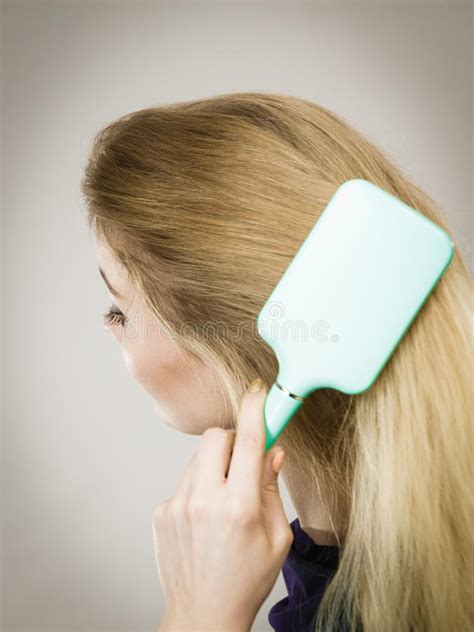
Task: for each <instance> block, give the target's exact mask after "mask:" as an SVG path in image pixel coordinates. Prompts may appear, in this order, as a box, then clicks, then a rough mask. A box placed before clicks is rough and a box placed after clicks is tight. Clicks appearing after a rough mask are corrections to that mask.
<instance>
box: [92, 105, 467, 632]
mask: <svg viewBox="0 0 474 632" xmlns="http://www.w3.org/2000/svg"><path fill="white" fill-rule="evenodd" d="M351 178H364V179H366V180H370V181H371V182H373V183H374V184H376V185H378V186H380V187H382V188H383V189H385V190H386V191H388V192H390V193H392V194H394V195H396V196H397V197H399V198H400V199H401V200H403V201H404V202H405V203H407V204H409V205H410V206H412V207H414V208H416V209H417V210H418V211H420V212H421V213H423V214H424V215H425V216H426V217H428V218H430V219H431V220H433V221H434V222H436V223H437V224H438V225H440V226H443V227H444V228H447V227H446V225H445V222H444V220H443V219H442V213H441V210H440V209H439V208H437V205H436V204H435V202H434V201H433V200H432V199H431V198H430V197H429V196H428V195H427V194H426V193H425V192H424V191H422V190H421V189H420V188H419V187H418V186H416V185H415V184H414V183H413V182H412V181H410V179H409V177H408V176H407V175H406V174H404V173H403V172H402V171H401V169H400V168H399V167H397V166H395V165H394V164H393V163H392V162H390V161H389V159H388V158H387V157H386V156H385V155H384V153H383V152H382V151H381V150H380V149H378V148H377V147H376V146H375V145H374V144H373V143H372V142H370V141H369V140H368V139H367V138H365V137H364V136H363V135H362V134H361V133H360V132H358V131H356V130H355V129H354V127H352V126H351V125H349V124H348V123H347V122H346V121H344V120H343V119H342V118H341V117H340V116H337V115H336V114H334V113H333V112H331V111H330V110H328V109H326V108H324V107H322V106H320V105H318V104H315V103H312V102H310V101H307V100H304V99H300V98H296V97H290V96H283V95H277V94H271V93H231V94H225V95H218V96H214V97H212V98H206V99H201V100H195V101H185V102H180V103H174V104H168V105H161V106H159V107H150V108H146V109H143V110H139V111H136V112H132V113H130V114H127V115H125V116H122V117H120V118H119V119H118V120H116V121H114V122H112V123H111V124H109V125H107V126H106V127H105V128H104V129H102V130H101V131H100V132H99V133H98V134H97V135H96V137H95V139H94V144H93V147H92V151H91V155H90V157H89V159H88V162H87V165H86V167H85V173H84V177H83V180H82V191H83V195H84V197H85V201H86V209H87V218H88V221H89V225H90V226H92V225H93V226H94V228H95V230H96V231H97V232H98V234H99V236H101V237H102V238H103V239H105V240H106V241H107V243H108V245H109V246H110V248H111V249H112V251H113V253H114V255H115V257H116V258H117V259H118V260H119V261H120V262H121V263H122V264H123V265H124V266H125V267H126V270H127V271H128V273H129V275H130V278H131V280H132V282H133V283H134V285H135V287H136V288H137V289H138V291H139V292H140V294H141V296H142V298H143V300H144V301H145V303H146V304H147V305H148V306H149V307H150V309H152V311H153V312H154V314H155V315H156V318H157V319H159V320H160V321H161V322H162V323H163V324H164V325H165V326H166V327H167V328H169V331H170V332H171V333H172V335H174V336H175V338H176V340H177V342H178V344H179V345H180V346H181V348H182V349H183V350H185V351H186V352H188V353H189V356H190V357H192V358H195V359H196V361H198V362H201V361H203V362H209V363H211V364H212V365H213V366H214V367H217V368H218V369H219V375H220V378H219V380H220V386H221V388H222V392H223V393H225V395H226V398H227V401H228V403H229V414H231V415H232V417H233V419H235V418H236V415H237V411H238V406H239V403H240V398H241V396H242V392H243V389H244V388H245V386H246V385H247V383H248V382H249V380H250V379H251V378H252V377H254V376H255V375H260V376H261V377H262V378H263V379H264V380H265V382H266V383H267V385H271V384H272V383H273V381H274V380H275V378H276V375H277V369H278V365H277V360H276V358H275V355H274V354H273V352H272V351H271V349H269V348H268V346H267V345H266V344H265V343H264V342H263V340H262V339H261V338H259V337H258V335H256V333H255V332H256V328H255V326H254V323H255V320H256V316H257V314H258V312H259V311H260V309H261V307H262V306H263V304H264V302H265V301H266V299H267V297H268V295H269V293H270V291H271V289H272V288H273V286H274V285H275V283H276V282H277V281H278V279H279V278H280V276H281V274H282V273H283V271H284V270H285V269H286V267H287V266H288V264H289V263H290V261H291V259H292V257H293V256H294V254H295V253H296V251H297V249H298V248H299V246H300V245H301V243H302V242H303V240H304V238H305V237H306V235H307V234H308V232H309V230H310V229H311V227H312V226H313V224H314V222H315V221H316V220H317V218H318V217H319V215H320V214H321V212H322V211H323V210H324V208H325V206H326V205H327V203H328V202H329V200H330V198H331V197H332V195H333V194H334V192H335V190H336V189H337V187H338V186H339V185H340V184H341V183H342V182H344V181H345V180H348V179H351ZM288 227H291V230H288ZM449 232H450V231H449ZM451 234H452V233H451ZM453 241H454V242H455V247H456V252H455V256H454V258H453V260H452V262H451V264H450V266H449V267H448V269H447V271H446V272H445V274H444V275H443V277H442V278H441V280H440V281H439V283H438V284H437V286H436V288H435V290H434V291H433V293H432V294H431V296H430V297H429V299H428V301H427V303H426V304H425V306H424V307H423V309H422V310H421V312H420V313H419V314H418V316H417V318H416V319H415V322H414V323H413V325H412V326H411V328H410V330H409V331H408V333H407V334H406V336H405V337H404V339H403V340H402V342H401V344H400V345H399V347H398V348H397V350H396V351H395V353H394V354H393V356H392V357H391V359H390V360H389V362H388V363H387V365H386V366H385V368H384V370H383V371H382V373H381V375H380V377H379V378H378V380H377V381H376V382H375V384H374V385H373V386H372V388H370V389H369V390H368V391H366V392H364V393H361V394H359V395H352V396H349V395H346V394H344V393H340V392H338V391H335V390H332V389H322V390H319V391H316V392H314V393H313V394H312V395H311V396H310V397H308V399H307V400H306V402H305V404H304V406H303V407H302V408H300V410H299V411H298V413H297V415H296V416H295V418H294V419H293V420H292V422H291V423H290V424H289V425H288V426H287V428H286V429H285V431H284V432H283V433H282V435H281V436H280V438H279V443H280V445H282V447H284V449H285V451H286V453H287V460H290V459H291V460H293V461H294V462H297V463H298V468H299V469H300V470H301V471H302V472H305V473H307V474H308V475H310V476H311V477H312V480H313V481H314V488H315V489H318V490H320V491H321V494H322V496H323V498H324V499H325V502H326V503H327V506H328V507H330V508H331V511H336V510H337V507H335V506H334V502H333V500H332V499H333V498H336V497H341V496H342V497H343V498H344V499H345V500H346V501H347V503H348V506H349V508H350V510H349V512H348V513H349V515H348V522H347V530H346V537H345V541H344V543H343V545H342V546H341V557H340V564H339V567H338V570H337V573H336V575H335V576H334V578H333V580H332V581H331V583H330V584H329V586H328V588H327V589H326V591H325V594H324V597H323V600H322V603H321V605H320V608H319V611H318V619H317V625H316V629H317V630H337V629H338V627H337V625H338V624H337V621H340V617H341V616H345V617H346V619H347V621H348V623H349V626H350V629H351V630H355V629H356V626H357V624H358V622H360V623H362V625H363V629H364V630H367V631H370V632H372V631H373V632H381V631H383V632H405V631H406V632H409V631H410V632H411V631H416V632H420V631H422V630H430V631H438V630H439V631H443V632H445V631H447V630H456V631H461V630H462V631H467V630H472V629H474V612H473V604H474V600H473V599H472V596H473V590H472V588H473V586H472V576H473V568H474V564H473V548H474V547H473V540H472V536H471V534H472V531H473V528H472V525H473V522H474V511H473V495H472V489H471V485H472V469H471V463H472V460H473V454H472V445H473V444H472V434H471V419H472V417H471V416H472V409H473V406H472V404H473V387H472V382H471V378H472V375H471V372H470V368H471V363H472V357H473V355H472V354H473V337H472V321H471V316H472V312H471V299H472V286H473V284H472V279H471V277H470V275H469V272H468V270H467V268H466V265H465V263H464V262H463V260H462V257H461V254H460V252H459V249H458V246H457V244H456V240H453ZM190 323H191V324H192V325H193V335H189V333H188V332H189V327H188V326H189V324H190ZM210 323H221V324H223V325H224V327H223V328H222V329H220V330H218V331H215V330H214V335H208V334H209V324H210Z"/></svg>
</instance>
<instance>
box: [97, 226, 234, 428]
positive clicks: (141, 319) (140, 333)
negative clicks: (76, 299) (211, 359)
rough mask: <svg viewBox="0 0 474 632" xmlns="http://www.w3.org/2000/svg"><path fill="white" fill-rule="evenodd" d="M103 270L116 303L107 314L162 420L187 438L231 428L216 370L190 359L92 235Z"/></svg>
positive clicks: (108, 326)
mask: <svg viewBox="0 0 474 632" xmlns="http://www.w3.org/2000/svg"><path fill="white" fill-rule="evenodd" d="M93 242H94V246H95V250H96V255H97V262H98V266H99V271H100V274H101V276H102V278H103V279H104V283H105V284H106V287H107V290H108V292H109V295H110V298H111V300H112V305H111V307H110V308H109V310H108V313H107V315H106V316H104V326H105V328H106V329H107V330H108V331H109V332H110V333H111V334H112V336H114V338H115V339H116V340H117V342H118V344H119V345H120V347H121V350H122V356H123V359H124V361H125V364H126V366H127V368H128V371H129V372H130V374H131V375H132V376H133V377H134V378H135V379H136V380H137V382H138V383H139V384H141V385H142V386H143V388H144V389H145V390H146V391H147V392H148V393H149V395H151V397H152V398H153V401H154V404H155V410H156V413H157V415H158V417H159V418H160V419H161V420H162V421H163V422H164V423H166V424H167V425H169V426H171V427H173V428H175V429H176V430H179V431H181V432H185V433H188V434H202V433H203V432H204V430H206V428H208V427H210V426H223V427H227V428H229V427H230V422H229V420H228V419H226V412H227V414H229V413H228V410H226V406H225V396H224V394H223V392H222V391H221V390H220V389H219V388H218V381H217V378H216V374H215V372H214V370H213V368H212V367H209V366H206V365H204V364H203V363H200V364H197V362H196V360H195V359H193V360H191V358H189V356H186V355H185V354H184V352H183V351H182V350H181V349H180V347H179V346H178V344H177V342H176V341H175V340H173V339H172V338H171V337H170V336H169V334H167V333H166V331H165V330H164V328H163V327H162V326H161V325H160V323H159V322H158V321H157V319H156V317H155V315H154V314H152V313H151V311H150V310H149V309H148V308H147V306H146V305H145V304H144V303H143V301H142V300H141V299H140V297H139V295H138V293H136V292H134V290H133V287H132V286H131V285H130V281H129V278H128V274H127V272H126V270H125V269H124V268H123V266H122V265H121V264H120V262H119V261H117V260H116V259H115V258H114V256H113V253H112V252H111V251H110V249H109V248H108V247H107V245H106V244H105V242H103V241H102V240H101V239H99V238H98V237H97V236H96V235H95V234H94V233H93Z"/></svg>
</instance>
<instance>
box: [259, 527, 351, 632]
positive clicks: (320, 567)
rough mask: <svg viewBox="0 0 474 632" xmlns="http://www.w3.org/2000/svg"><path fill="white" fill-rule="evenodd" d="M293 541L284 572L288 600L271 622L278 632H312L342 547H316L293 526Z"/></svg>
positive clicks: (274, 612)
mask: <svg viewBox="0 0 474 632" xmlns="http://www.w3.org/2000/svg"><path fill="white" fill-rule="evenodd" d="M290 527H291V530H292V531H293V535H294V540H293V543H292V545H291V548H290V550H289V552H288V555H287V557H286V560H285V563H284V565H283V568H282V572H283V578H284V580H285V584H286V588H287V590H288V597H285V598H284V599H282V600H281V601H278V602H277V603H276V604H274V605H273V606H272V607H271V608H270V611H269V613H268V622H269V623H270V625H271V626H272V628H273V629H274V630H276V632H313V629H314V625H315V622H316V615H317V610H318V606H319V603H320V602H321V599H322V597H323V593H324V591H325V589H326V587H327V585H328V584H329V582H330V580H331V579H332V577H333V576H334V574H335V572H336V570H337V565H338V563H339V547H338V546H323V545H320V544H316V543H315V542H314V541H313V540H312V539H311V538H310V537H309V535H308V534H307V533H305V532H304V531H303V530H302V528H301V525H300V521H299V519H298V518H295V520H293V522H290Z"/></svg>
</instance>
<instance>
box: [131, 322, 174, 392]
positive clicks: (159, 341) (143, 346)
mask: <svg viewBox="0 0 474 632" xmlns="http://www.w3.org/2000/svg"><path fill="white" fill-rule="evenodd" d="M121 342H122V352H123V358H124V361H125V364H126V366H127V369H128V371H129V372H130V374H131V375H133V377H134V378H135V379H136V380H137V381H138V382H139V383H140V384H142V386H144V387H145V388H146V390H147V391H149V392H150V393H152V394H154V395H159V394H162V395H164V396H166V395H167V394H170V392H171V391H172V390H173V385H174V386H178V385H179V383H180V382H181V381H182V379H181V378H182V377H183V375H184V370H185V367H184V364H183V359H182V356H181V354H180V353H179V351H178V349H177V347H176V343H174V342H173V341H172V340H170V339H169V338H168V337H167V336H166V335H164V334H163V333H162V332H160V331H159V330H153V329H151V328H149V329H148V330H147V335H146V336H130V335H128V334H127V332H125V331H124V330H122V338H121Z"/></svg>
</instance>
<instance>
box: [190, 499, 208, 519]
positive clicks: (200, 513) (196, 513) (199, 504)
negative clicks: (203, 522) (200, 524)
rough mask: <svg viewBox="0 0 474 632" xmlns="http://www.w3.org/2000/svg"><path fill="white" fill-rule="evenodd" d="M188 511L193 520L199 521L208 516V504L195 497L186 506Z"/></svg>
mask: <svg viewBox="0 0 474 632" xmlns="http://www.w3.org/2000/svg"><path fill="white" fill-rule="evenodd" d="M186 511H187V513H188V514H189V516H190V517H191V518H192V519H193V520H197V519H199V518H202V517H204V516H205V515H206V514H207V511H208V510H207V504H206V503H205V502H204V501H203V500H202V499H201V498H199V497H197V496H193V497H192V498H190V499H189V501H188V503H187V505H186Z"/></svg>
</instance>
